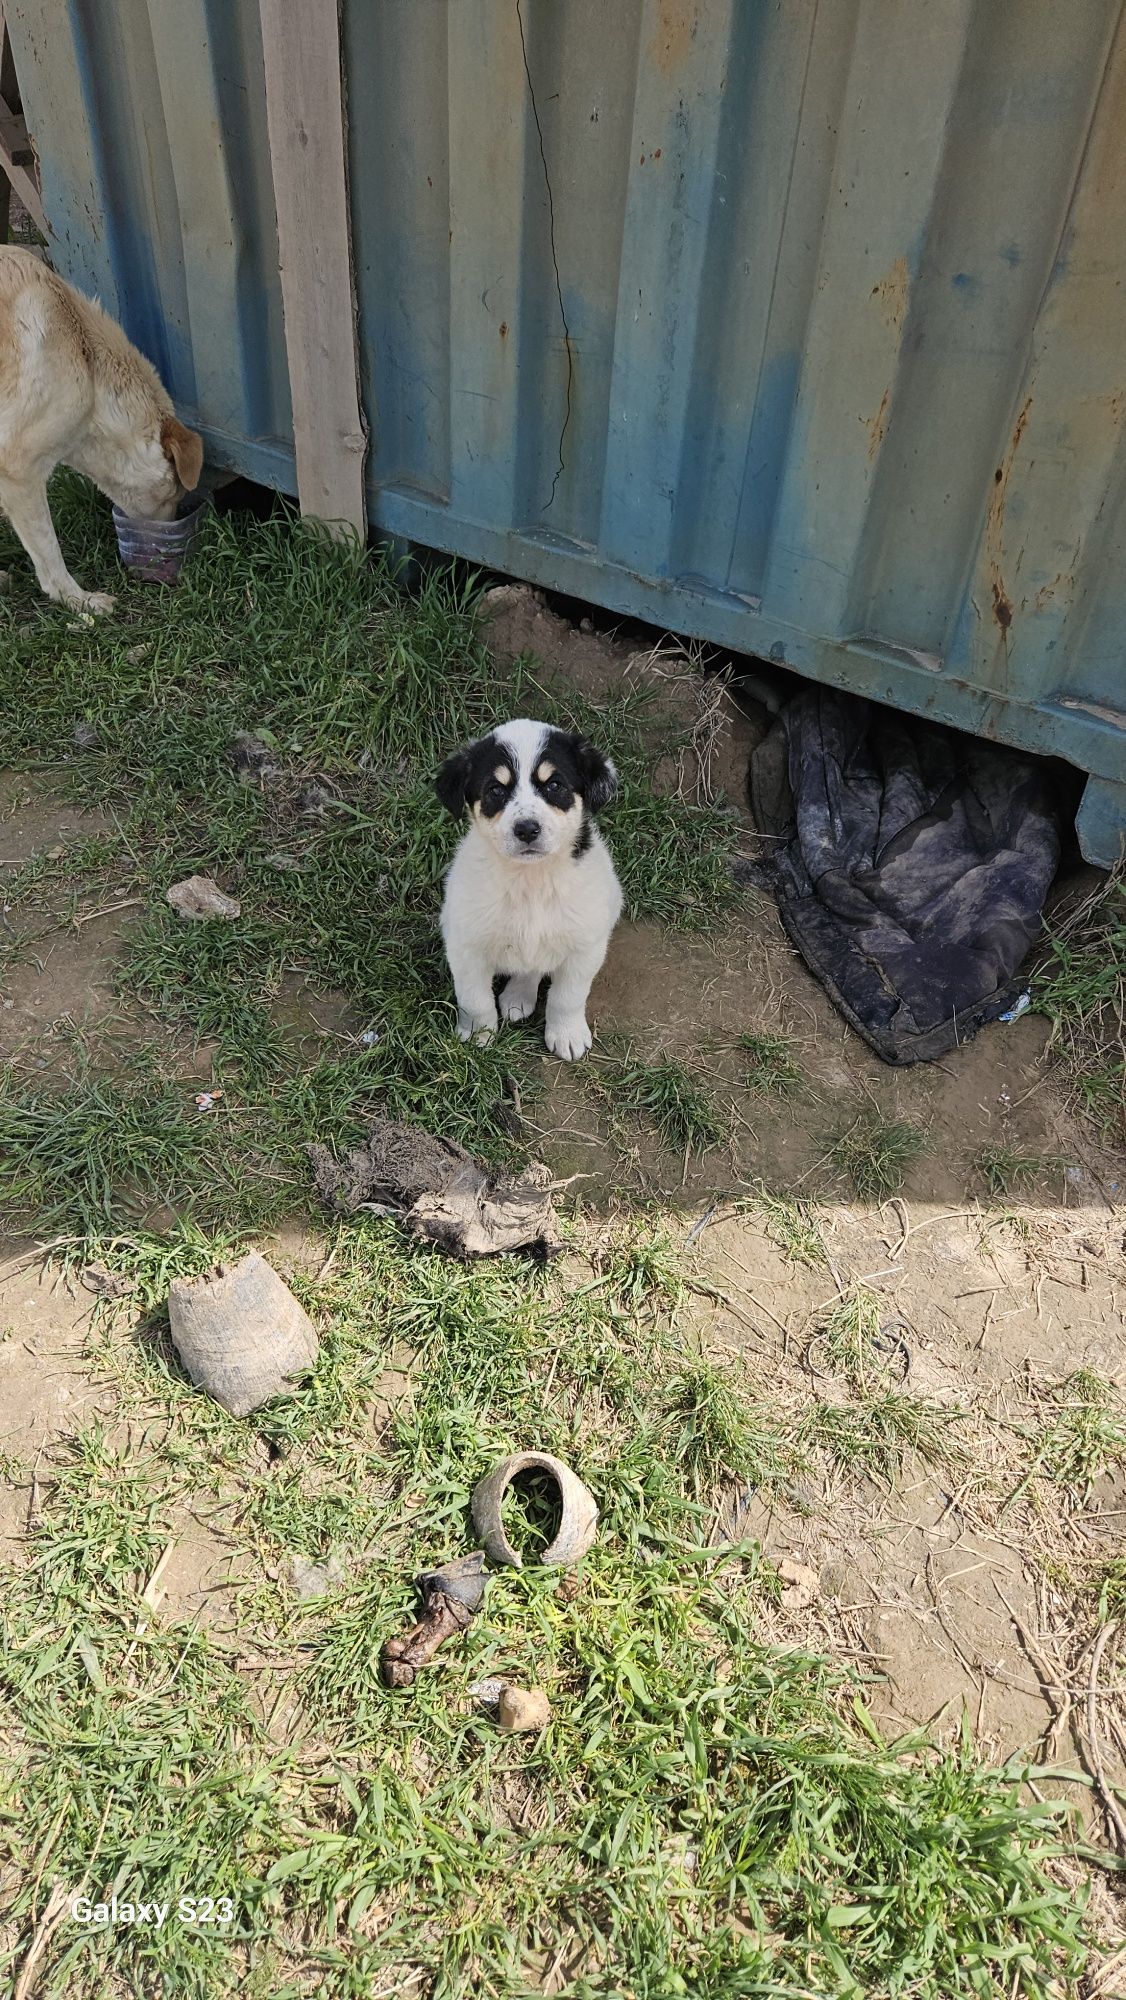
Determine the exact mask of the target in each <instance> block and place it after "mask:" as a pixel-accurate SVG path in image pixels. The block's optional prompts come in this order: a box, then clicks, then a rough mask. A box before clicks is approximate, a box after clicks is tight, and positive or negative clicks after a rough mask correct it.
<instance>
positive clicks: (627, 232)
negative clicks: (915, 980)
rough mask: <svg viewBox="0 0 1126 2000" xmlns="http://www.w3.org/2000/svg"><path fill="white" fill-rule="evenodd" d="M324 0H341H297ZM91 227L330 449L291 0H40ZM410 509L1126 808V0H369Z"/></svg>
mask: <svg viewBox="0 0 1126 2000" xmlns="http://www.w3.org/2000/svg"><path fill="white" fill-rule="evenodd" d="M296 3H297V0H295V4H296ZM8 15H9V22H10V29H11V33H12V37H13V44H14V48H15V54H16V62H17V68H18V71H19V75H20V81H21V87H22V90H23V96H24V102H25V108H26V111H27V116H28V123H29V127H30V130H31V132H32V135H33V137H34V139H35V141H36V143H37V146H38V148H39V152H40V158H41V163H42V173H43V194H44V203H45V207H46V210H47V213H48V216H49V218H50V219H51V223H52V227H53V230H54V232H55V244H54V255H55V258H56V261H57V263H58V265H59V267H60V268H61V269H62V270H63V271H64V273H65V274H66V275H68V276H70V277H71V278H73V279H74V280H75V281H76V282H77V283H80V284H84V285H86V286H88V287H89V288H91V289H96V290H98V291H99V292H100V293H101V295H102V297H103V298H104V299H105V300H106V302H107V303H108V304H110V305H111V306H113V307H114V308H115V309H116V310H117V311H118V312H119V313H120V316H121V318H122V319H123V321H124V322H125V324H126V326H127V327H128V329H129V331H130V332H131V334H132V335H133V336H134V338H135V339H136V340H137V341H138V342H139V344H140V345H141V346H142V347H143V348H145V350H146V351H147V352H148V353H149V354H151V356H152V357H153V359H154V360H155V361H156V362H157V364H158V365H159V366H160V367H161V368H162V370H163V371H164V373H165V375H166V378H167V379H168V382H169V385H170V387H171V388H172V390H173V393H174V394H175V395H176V397H177V400H178V401H179V402H180V403H181V404H182V405H183V406H184V409H185V410H186V411H187V412H188V413H189V414H191V415H195V416H196V417H197V418H198V420H199V421H200V422H201V424H202V425H203V426H204V428H205V430H206V431H207V432H208V434H209V438H210V442H211V445H212V448H213V450H214V452H215V453H216V455H217V456H221V457H224V458H226V459H227V461H228V462H230V463H231V464H234V465H236V466H238V467H240V468H242V469H245V470H247V471H249V472H251V473H252V474H254V475H255V476H257V477H262V478H267V479H269V480H272V481H273V482H274V483H276V484H279V485H282V486H286V485H288V486H292V484H293V453H292V434H291V423H290V413H289V400H288V376H287V368H286V359H285V340H284V330H283V325H282V317H281V301H280V289H279V284H278V275H277V261H278V259H277V237H276V224H275V220H274V213H273V200H272V188H271V180H270V161H269V152H268V146H267V141H266V123H265V101H264V88H263V80H262V56H261V42H260V32H259V26H258V7H257V4H256V0H69V4H68V5H64V4H63V0H10V4H9V8H8ZM341 36H342V46H343V58H344V69H345V75H346V82H347V97H348V114H349V134H350V138H349V146H350V156H349V172H350V186H351V206H352V234H353V257H354V264H355V277H356V288H357V294H358V303H359V320H360V348H361V373H362V389H363V401H364V406H365V411H366V414H367V418H368V422H369V425H370V428H371V433H372V451H371V456H370V460H369V465H368V491H369V503H370V513H371V518H372V520H373V522H375V523H376V524H377V525H379V526H380V527H382V528H384V529H386V530H388V531H390V532H392V533H394V534H397V535H402V536H406V537H411V538H415V539H417V540H419V541H422V542H425V543H428V544H430V545H432V546H436V547H439V548H443V549H449V550H453V551H456V552H458V553H460V554H462V555H465V556H468V557H469V558H471V559H473V560H476V561H482V562H487V563H490V564H493V565H495V566H496V567H498V568H501V569H504V570H507V571H510V572H512V573H514V574H517V575H521V576H526V577H529V578H531V579H533V580H536V581H539V582H542V583H544V584H548V585H551V586H554V587H557V588H560V589H564V590H567V591H570V592H573V593H574V594H576V595H582V596H586V597H589V598H591V599H593V600H595V601H597V602H600V603H603V604H605V605H608V606H610V607H611V608H613V609H616V610H619V611H622V612H629V613H636V614H638V615H641V616H644V617H647V618H652V619H655V620H657V621H658V622H660V623H663V624H666V625H668V626H669V627H671V628H673V629H675V630H677V631H680V632H683V633H688V634H694V635H697V636H700V637H703V638H710V639H713V640H715V641H717V642H718V643H720V644H723V645H727V646H731V647H734V648H738V649H740V650H742V651H745V652H752V653H759V654H762V655H766V656H771V657H774V658H778V659H784V660H786V661H787V662H789V663H791V664H793V665H795V666H797V667H799V668H800V669H802V670H803V671H806V672H809V673H813V674H816V675H818V676H820V677H822V678H824V679H827V680H831V681H833V682H835V683H837V684H840V685H844V686H849V687H854V688H856V689H858V690H860V691H863V692H867V693H869V694H872V695H874V696H876V697H878V698H880V699H884V700H889V701H893V702H896V703H898V704H899V705H901V706H904V707H908V708H911V709H913V710H916V711H918V712H922V713H931V714H934V715H936V716H939V717H942V718H944V719H946V720H949V721H952V722H955V723H958V724H960V725H961V726H963V727H967V728H971V729H974V730H977V731H980V732H982V733H985V734H990V735H995V736H998V737H1001V738H1004V739H1006V740H1009V741H1011V742H1014V743H1019V744H1024V745H1027V746H1029V747H1031V748H1035V749H1039V750H1051V751H1055V752H1057V753H1059V754H1061V755H1064V756H1067V757H1068V758H1070V759H1071V760H1072V761H1073V762H1074V763H1076V764H1077V765H1079V766H1081V767H1082V768H1084V769H1085V770H1087V771H1089V772H1091V773H1094V774H1095V775H1096V778H1097V779H1098V780H1099V781H1100V782H1098V783H1097V784H1096V785H1094V786H1093V787H1089V788H1088V795H1087V800H1086V805H1085V811H1084V815H1083V821H1082V824H1083V832H1084V838H1085V843H1086V846H1087V849H1088V851H1089V852H1090V853H1091V854H1092V855H1093V856H1097V857H1098V858H1101V859H1103V860H1109V859H1111V858H1113V855H1114V853H1115V851H1116V849H1117V843H1118V839H1119V836H1120V833H1121V831H1122V829H1123V827H1124V826H1126V791H1124V790H1123V789H1122V788H1123V786H1126V675H1124V671H1123V666H1122V659H1123V652H1124V648H1126V562H1124V561H1123V535H1124V530H1126V459H1124V446H1123V438H1122V418H1123V411H1124V409H1126V28H1124V25H1123V7H1122V4H1121V0H1069V4H1068V5H1067V6H1061V5H1060V4H1059V0H1005V4H1003V5H1001V4H998V0H831V4H829V3H828V0H612V4H608V0H344V3H343V9H342V21H341Z"/></svg>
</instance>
